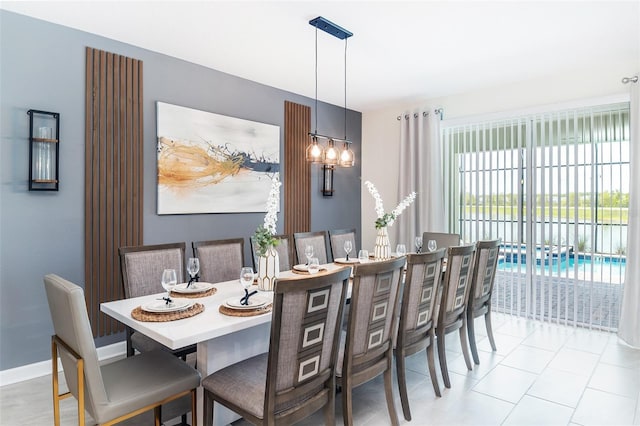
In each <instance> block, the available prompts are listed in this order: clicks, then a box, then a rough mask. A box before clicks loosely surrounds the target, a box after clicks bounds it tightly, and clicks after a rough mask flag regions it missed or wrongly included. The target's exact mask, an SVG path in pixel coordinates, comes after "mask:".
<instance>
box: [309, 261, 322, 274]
mask: <svg viewBox="0 0 640 426" xmlns="http://www.w3.org/2000/svg"><path fill="white" fill-rule="evenodd" d="M307 270H308V271H309V273H310V274H317V273H318V271H320V261H319V260H318V258H317V257H312V258H311V259H309V267H308V269H307Z"/></svg>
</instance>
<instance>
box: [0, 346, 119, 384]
mask: <svg viewBox="0 0 640 426" xmlns="http://www.w3.org/2000/svg"><path fill="white" fill-rule="evenodd" d="M126 352H127V345H126V342H118V343H113V344H111V345H107V346H102V347H100V348H98V360H100V361H105V360H108V359H110V358H115V357H118V356H123V355H125V354H126ZM58 370H59V371H62V364H61V363H60V360H59V359H58ZM47 374H51V360H50V359H49V360H47V361H41V362H35V363H33V364H28V365H22V366H20V367H16V368H10V369H8V370H2V371H0V386H5V385H11V384H13V383H18V382H22V381H25V380H30V379H35V378H36V377H42V376H46V375H47Z"/></svg>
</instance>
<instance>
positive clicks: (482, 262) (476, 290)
mask: <svg viewBox="0 0 640 426" xmlns="http://www.w3.org/2000/svg"><path fill="white" fill-rule="evenodd" d="M501 241H502V240H501V239H497V240H488V241H478V242H477V243H476V255H475V262H474V267H473V279H472V280H471V289H470V290H469V292H470V293H469V302H468V304H467V331H468V335H469V346H470V347H471V356H472V357H473V362H475V363H476V364H480V358H479V357H478V347H477V346H476V333H475V324H474V322H475V321H474V320H475V318H477V317H479V316H481V315H484V323H485V326H486V327H487V337H488V338H489V343H490V344H491V349H493V350H494V351H495V350H497V348H496V342H495V340H494V338H493V329H492V327H491V295H492V294H493V284H494V281H495V278H496V268H497V266H498V252H499V250H500V242H501Z"/></svg>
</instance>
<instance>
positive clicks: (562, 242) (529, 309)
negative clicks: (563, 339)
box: [442, 103, 630, 330]
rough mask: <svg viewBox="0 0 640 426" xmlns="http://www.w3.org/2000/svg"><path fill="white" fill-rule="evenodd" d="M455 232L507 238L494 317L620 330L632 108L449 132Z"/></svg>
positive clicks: (447, 169)
mask: <svg viewBox="0 0 640 426" xmlns="http://www.w3.org/2000/svg"><path fill="white" fill-rule="evenodd" d="M442 138H443V147H444V150H443V152H444V156H445V175H446V176H445V181H446V184H445V185H447V187H448V189H449V190H448V191H446V194H447V195H446V197H447V200H446V203H447V208H448V210H449V212H450V214H449V215H448V218H449V229H451V230H452V231H455V232H458V233H460V234H461V235H462V239H463V240H465V241H468V242H472V241H476V240H481V239H493V238H501V239H502V246H501V250H500V261H499V265H498V272H497V274H496V286H495V290H494V296H493V305H494V308H495V309H496V310H498V311H501V312H506V313H511V314H515V315H522V316H526V317H529V318H536V319H541V320H545V321H550V322H556V323H562V324H573V325H582V326H588V327H593V328H599V329H606V330H615V329H617V324H618V317H619V310H620V301H621V297H622V288H623V285H624V268H625V266H626V255H625V247H626V234H627V233H626V231H627V223H628V203H629V184H630V183H629V160H628V159H629V104H628V103H622V104H614V105H605V106H599V107H590V108H581V109H574V110H566V111H560V112H549V113H541V114H535V115H530V116H524V117H518V118H514V119H509V120H502V121H491V122H480V123H469V124H465V125H460V126H450V127H443V129H442Z"/></svg>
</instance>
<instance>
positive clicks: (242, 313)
mask: <svg viewBox="0 0 640 426" xmlns="http://www.w3.org/2000/svg"><path fill="white" fill-rule="evenodd" d="M272 308H273V303H269V304H268V305H265V306H263V307H260V308H256V309H233V308H229V307H228V306H225V305H220V313H221V314H223V315H229V316H230V317H255V316H256V315H262V314H266V313H267V312H271V309H272Z"/></svg>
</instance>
